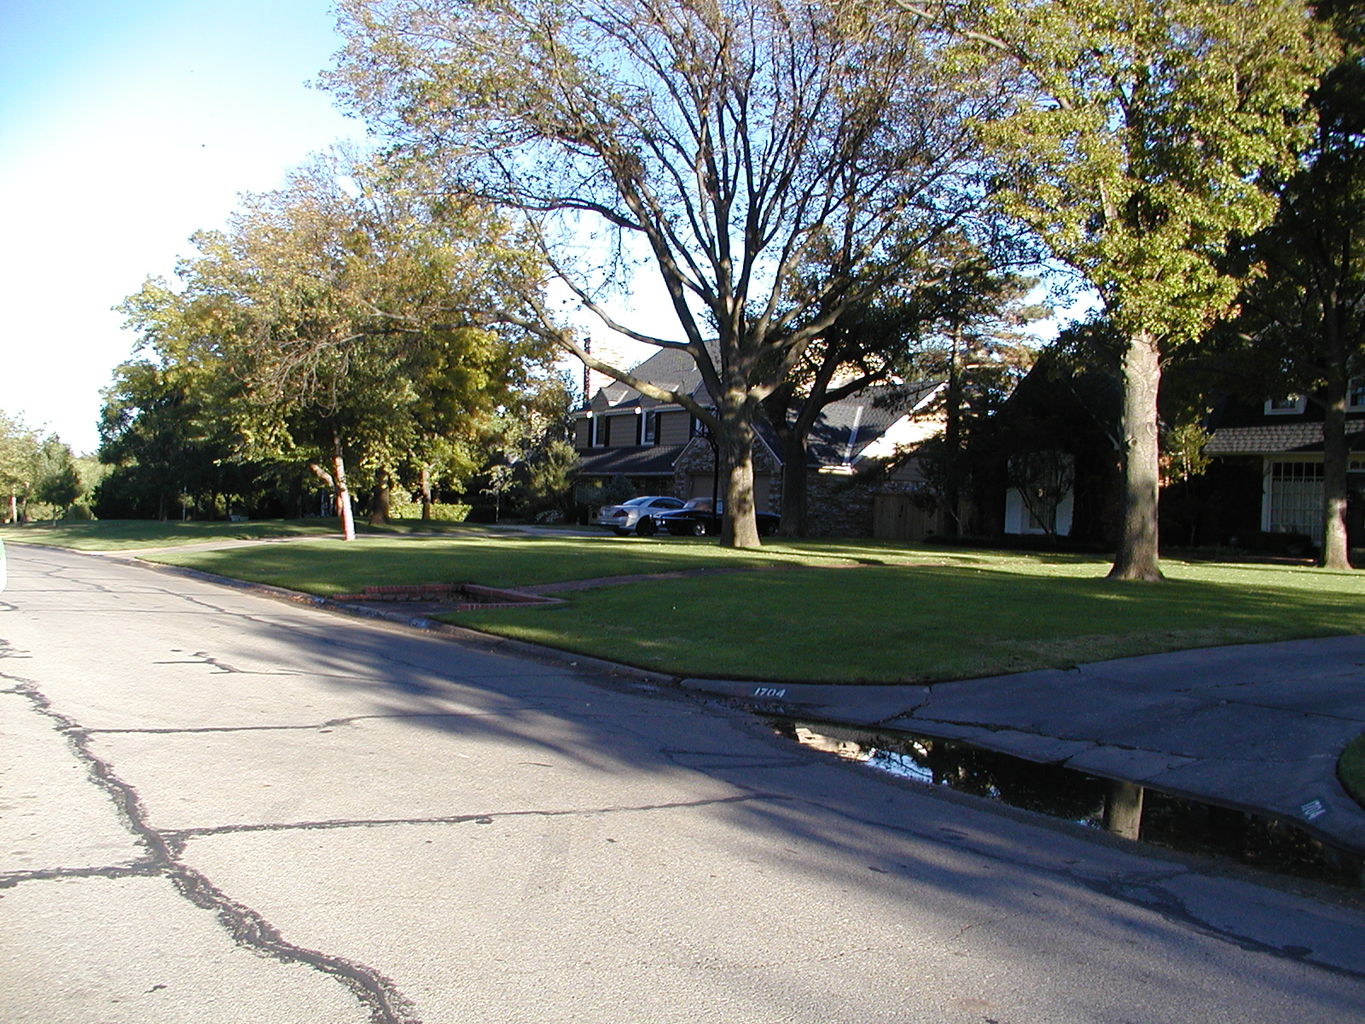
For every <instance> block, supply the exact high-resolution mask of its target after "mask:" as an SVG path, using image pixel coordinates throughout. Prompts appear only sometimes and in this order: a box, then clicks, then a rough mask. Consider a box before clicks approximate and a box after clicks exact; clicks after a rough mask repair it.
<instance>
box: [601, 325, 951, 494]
mask: <svg viewBox="0 0 1365 1024" xmlns="http://www.w3.org/2000/svg"><path fill="white" fill-rule="evenodd" d="M631 373H632V374H633V375H634V376H636V377H638V378H640V379H641V380H646V381H649V382H650V383H652V384H656V385H658V386H659V387H663V388H667V389H668V390H670V391H675V392H678V393H681V394H686V395H690V396H692V397H694V398H696V399H697V400H698V401H699V402H701V403H703V404H706V405H709V404H710V399H709V396H708V395H707V394H706V388H705V385H704V384H703V383H702V379H701V373H700V371H699V370H698V369H697V367H696V363H695V362H694V361H693V359H692V357H691V356H690V355H689V354H688V353H687V352H686V351H684V350H682V349H675V348H667V349H660V350H659V351H658V352H656V353H654V355H652V356H650V357H649V358H648V359H646V360H645V361H644V362H642V363H640V364H639V365H638V366H636V367H635V368H634V369H632V370H631ZM945 386H946V385H945V384H944V382H942V381H920V382H918V383H914V384H884V385H877V386H873V387H868V388H865V389H863V390H862V391H860V392H858V393H857V394H854V395H851V396H849V397H848V398H844V399H841V400H840V401H837V402H832V403H831V404H829V405H827V406H825V407H824V409H822V410H821V411H820V416H819V418H818V419H817V420H816V422H815V426H814V427H813V428H812V429H811V433H810V437H809V443H808V449H807V465H808V466H811V467H840V468H843V469H847V470H852V469H853V467H855V466H856V465H857V463H858V462H859V461H860V460H861V459H865V458H887V457H890V456H892V455H894V454H895V450H896V448H897V446H898V445H902V444H911V443H914V442H916V441H920V440H923V431H920V433H919V434H914V433H905V432H903V431H893V428H895V427H898V426H903V424H902V421H904V420H906V419H907V418H908V417H913V416H914V415H915V414H916V413H920V412H922V411H923V410H924V409H925V408H926V407H927V406H928V405H929V404H930V403H931V402H932V401H933V399H934V398H935V397H936V396H937V395H938V394H939V392H940V391H942V389H943V388H944V387H945ZM660 404H662V403H660V402H658V401H656V400H654V399H650V398H645V397H644V396H642V395H641V394H640V392H639V391H637V390H636V389H635V388H632V387H629V386H628V385H625V384H622V383H620V382H618V381H613V382H611V383H609V384H606V385H604V386H603V387H601V388H599V389H598V391H597V393H596V394H595V395H593V397H592V400H591V401H590V402H589V403H588V405H587V409H588V411H590V412H593V413H598V414H601V413H604V412H612V413H623V412H628V411H631V410H635V409H640V408H646V409H648V408H653V407H656V406H658V405H660ZM754 426H755V429H756V430H757V432H758V435H759V437H760V438H762V440H763V441H764V442H765V443H766V444H767V445H768V447H769V448H771V449H772V451H773V453H774V454H778V453H780V451H781V444H780V442H779V441H778V439H777V436H776V432H775V431H774V430H773V428H772V426H771V425H770V424H769V423H767V422H766V421H764V420H762V419H761V418H760V420H759V422H757V423H755V424H754ZM888 431H893V432H892V433H888ZM681 453H682V446H667V445H655V446H644V447H634V448H601V449H591V450H589V451H586V452H584V453H582V454H581V455H580V457H579V461H578V471H579V472H581V473H585V474H589V475H602V476H605V475H609V474H615V473H624V474H627V475H636V476H651V475H655V474H662V473H665V472H671V469H672V465H673V462H674V460H676V459H677V457H678V456H679V455H680V454H681ZM663 459H667V460H668V462H667V465H666V466H665V465H663V464H662V463H661V460H663Z"/></svg>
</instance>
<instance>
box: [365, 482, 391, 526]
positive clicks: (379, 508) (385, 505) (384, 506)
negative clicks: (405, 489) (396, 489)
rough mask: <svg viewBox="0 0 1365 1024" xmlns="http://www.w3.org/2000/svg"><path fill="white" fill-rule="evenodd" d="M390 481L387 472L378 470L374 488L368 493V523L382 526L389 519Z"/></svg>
mask: <svg viewBox="0 0 1365 1024" xmlns="http://www.w3.org/2000/svg"><path fill="white" fill-rule="evenodd" d="M391 484H392V481H391V480H390V479H389V474H388V473H386V472H384V471H383V470H380V471H379V473H378V475H377V476H376V477H375V482H374V490H373V491H372V492H371V493H370V525H371V526H383V525H385V524H386V523H387V522H388V521H389V496H390V495H389V492H390V489H391Z"/></svg>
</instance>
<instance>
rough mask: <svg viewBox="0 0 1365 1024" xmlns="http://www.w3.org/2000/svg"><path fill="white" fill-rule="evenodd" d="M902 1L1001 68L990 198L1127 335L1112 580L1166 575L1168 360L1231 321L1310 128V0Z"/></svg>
mask: <svg viewBox="0 0 1365 1024" xmlns="http://www.w3.org/2000/svg"><path fill="white" fill-rule="evenodd" d="M903 6H905V7H907V8H912V9H915V10H917V11H919V12H920V13H921V14H922V15H923V16H925V17H936V18H942V19H945V21H946V23H949V24H951V25H953V26H954V28H955V29H956V31H957V32H958V34H959V37H960V38H963V39H965V40H967V41H968V42H969V46H968V50H969V51H971V52H974V53H976V54H978V55H980V54H987V55H989V57H990V59H992V60H995V59H999V58H1001V57H1003V58H1005V59H1007V60H1008V61H1009V62H1010V63H1011V65H1012V66H1013V68H1014V69H1015V74H1016V86H1015V90H1014V97H1015V106H1014V110H1013V112H1012V115H1011V116H1010V117H1008V118H1004V119H1001V120H998V121H994V122H991V123H990V124H988V125H986V126H984V134H985V137H986V138H987V140H988V141H989V143H990V145H991V148H992V150H993V152H994V154H995V159H996V160H997V162H998V165H999V167H1000V178H999V190H998V193H997V198H998V201H999V203H1000V204H1001V206H1002V208H1003V209H1004V210H1005V211H1007V212H1008V213H1010V214H1011V215H1013V216H1015V217H1017V218H1019V219H1020V220H1021V221H1023V222H1025V223H1027V224H1028V225H1029V226H1030V227H1032V228H1033V230H1034V231H1036V232H1037V233H1038V235H1039V236H1040V237H1041V238H1042V240H1043V241H1044V242H1045V243H1046V244H1047V246H1048V247H1049V248H1050V250H1051V251H1052V253H1053V254H1054V256H1055V257H1056V258H1057V259H1058V260H1060V261H1061V262H1063V263H1065V264H1067V265H1069V266H1070V267H1072V268H1074V269H1075V270H1076V271H1077V272H1079V273H1080V274H1081V275H1083V277H1084V278H1085V280H1086V281H1087V282H1088V283H1089V284H1090V285H1091V286H1092V287H1093V288H1094V289H1095V290H1096V291H1097V292H1098V293H1099V296H1100V298H1101V300H1102V301H1103V304H1104V310H1105V315H1106V317H1107V319H1108V320H1109V322H1111V323H1112V324H1113V325H1114V326H1115V327H1116V328H1118V330H1119V331H1121V332H1122V334H1123V336H1124V337H1125V338H1126V339H1127V348H1126V352H1125V356H1124V368H1123V373H1124V380H1125V407H1124V424H1125V425H1124V448H1125V460H1124V461H1125V488H1124V498H1125V511H1124V517H1123V526H1122V530H1121V535H1120V538H1119V549H1118V554H1117V557H1116V560H1115V563H1114V568H1113V573H1112V575H1113V576H1115V577H1117V578H1125V579H1127V578H1131V579H1156V578H1159V577H1160V570H1159V567H1158V561H1157V527H1156V522H1157V516H1156V503H1157V489H1158V481H1159V474H1158V465H1157V459H1158V450H1157V413H1156V400H1157V391H1158V387H1159V384H1160V378H1161V360H1162V357H1163V353H1165V352H1167V351H1169V350H1170V348H1172V347H1173V346H1177V345H1180V344H1183V343H1185V342H1187V341H1190V340H1192V339H1195V338H1198V337H1199V336H1200V335H1201V334H1202V333H1203V332H1204V331H1205V330H1206V329H1207V328H1208V327H1209V326H1210V324H1212V323H1213V322H1214V321H1216V320H1218V319H1219V318H1221V317H1224V316H1226V315H1228V314H1229V313H1230V312H1231V311H1232V309H1233V305H1234V302H1235V299H1236V296H1237V291H1238V288H1239V286H1240V284H1241V279H1240V278H1239V276H1238V275H1237V274H1236V273H1235V272H1234V270H1233V266H1232V263H1231V261H1230V260H1229V259H1228V250H1229V247H1230V245H1231V244H1232V243H1233V242H1234V241H1235V240H1237V239H1238V238H1240V237H1244V236H1247V235H1250V234H1252V233H1253V232H1255V231H1257V230H1258V229H1259V228H1261V227H1262V226H1263V225H1264V224H1265V223H1266V222H1267V221H1269V219H1270V218H1271V217H1272V216H1273V215H1274V212H1275V206H1276V199H1275V197H1274V196H1273V195H1272V194H1271V192H1270V191H1269V190H1268V189H1267V188H1266V184H1267V177H1268V176H1274V175H1282V174H1283V173H1284V172H1285V171H1286V170H1287V169H1288V168H1290V167H1292V166H1293V164H1294V160H1295V154H1296V153H1297V152H1298V151H1299V150H1300V149H1301V148H1302V143H1303V140H1304V138H1305V135H1306V133H1307V132H1308V131H1310V130H1311V122H1312V118H1311V115H1310V114H1308V113H1307V112H1306V110H1305V107H1306V97H1307V94H1308V92H1309V90H1310V89H1311V88H1312V86H1313V83H1314V80H1315V77H1316V74H1317V72H1318V71H1319V70H1320V68H1321V54H1320V50H1319V47H1317V45H1316V44H1315V34H1314V32H1313V31H1312V23H1311V19H1310V18H1309V14H1308V12H1307V10H1306V9H1305V7H1304V5H1303V3H1302V2H1300V0H970V2H965V3H962V4H956V3H949V4H942V5H917V4H914V3H911V2H909V0H903Z"/></svg>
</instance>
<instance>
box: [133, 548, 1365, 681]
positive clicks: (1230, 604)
mask: <svg viewBox="0 0 1365 1024" xmlns="http://www.w3.org/2000/svg"><path fill="white" fill-rule="evenodd" d="M154 557H156V558H157V559H158V560H160V561H167V562H174V563H175V564H178V565H186V566H191V567H194V568H199V569H203V570H206V571H209V572H215V573H220V574H222V575H226V576H232V577H235V578H240V579H250V580H254V581H258V582H264V583H272V584H276V585H279V586H285V587H289V588H292V589H297V590H303V591H307V592H309V593H315V594H321V595H335V594H340V593H348V592H354V591H358V590H360V589H362V588H363V587H364V586H367V585H377V584H386V583H423V582H477V583H484V584H487V585H491V586H504V587H517V586H525V585H528V584H534V583H549V582H560V581H566V580H589V579H597V578H600V577H611V576H621V575H632V574H648V573H667V572H677V571H682V570H689V569H702V568H706V569H724V570H729V571H726V572H715V573H712V574H708V575H703V576H687V577H683V578H669V579H651V580H646V581H642V582H633V583H627V584H616V585H611V586H605V585H604V586H597V587H593V588H592V589H586V590H581V591H574V592H570V593H566V594H562V595H559V596H562V597H563V598H565V601H566V603H565V604H563V605H561V606H558V607H553V608H545V607H541V608H527V609H490V610H474V611H468V612H461V613H457V614H453V615H450V616H448V619H449V620H450V621H452V622H455V623H458V624H461V625H465V626H469V627H471V628H474V629H478V630H483V631H485V632H489V633H494V634H498V635H502V636H508V637H513V638H517V639H522V640H527V641H531V642H534V643H540V644H545V645H548V646H552V647H557V648H560V649H564V650H570V651H576V652H581V653H585V654H591V655H596V656H599V657H604V658H608V659H612V660H616V661H620V662H624V663H627V664H631V665H636V666H639V667H642V668H649V669H655V670H658V671H662V672H667V673H672V674H677V675H690V676H708V677H716V678H740V679H755V680H775V681H779V680H780V681H812V682H878V683H891V682H914V681H927V680H940V679H953V678H970V677H973V676H983V675H994V674H999V673H1005V672H1019V671H1026V670H1029V669H1035V668H1049V667H1066V666H1071V665H1075V664H1078V663H1082V662H1090V661H1098V660H1103V659H1106V658H1113V657H1122V656H1127V655H1136V654H1145V653H1155V652H1159V651H1168V650H1177V649H1183V648H1191V647H1203V646H1214V645H1219V644H1229V643H1252V642H1266V641H1272V640H1284V639H1295V638H1302V637H1312V636H1326V635H1332V634H1349V633H1365V573H1358V572H1357V573H1352V572H1330V571H1325V570H1319V569H1309V568H1297V567H1283V566H1266V565H1243V564H1214V563H1196V562H1181V561H1174V560H1166V561H1165V562H1163V568H1164V570H1165V572H1166V574H1167V576H1168V580H1167V581H1166V582H1165V583H1161V584H1132V583H1128V584H1121V583H1114V582H1110V581H1108V580H1106V579H1105V578H1104V577H1105V574H1106V573H1107V571H1108V568H1109V563H1108V562H1107V561H1105V560H1103V559H1098V558H1088V557H1080V556H1064V555H1032V554H1019V553H996V552H987V551H966V550H956V549H949V548H938V547H921V548H911V547H906V546H903V545H897V544H892V543H880V542H856V541H818V542H817V541H806V542H798V543H783V542H774V543H770V544H768V545H767V546H765V547H764V548H763V549H762V550H760V551H756V552H737V551H730V550H726V549H722V548H720V547H718V546H717V545H715V544H714V543H710V542H705V541H692V540H677V539H670V540H650V541H647V540H641V539H636V538H628V539H616V538H608V537H603V538H580V537H574V536H569V535H560V536H555V535H545V536H537V537H519V536H508V535H498V536H492V535H472V534H471V535H466V536H462V537H454V536H452V537H450V538H445V537H440V538H416V537H413V538H396V537H367V538H362V539H360V540H357V541H355V542H353V543H351V544H343V543H342V542H340V541H334V540H304V541H295V542H291V543H288V544H261V545H251V546H245V547H238V548H234V549H228V550H194V551H180V552H170V553H163V554H159V555H156V556H154Z"/></svg>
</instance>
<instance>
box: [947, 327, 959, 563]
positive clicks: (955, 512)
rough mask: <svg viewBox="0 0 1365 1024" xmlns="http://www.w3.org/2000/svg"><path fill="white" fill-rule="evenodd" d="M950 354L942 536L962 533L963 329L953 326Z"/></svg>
mask: <svg viewBox="0 0 1365 1024" xmlns="http://www.w3.org/2000/svg"><path fill="white" fill-rule="evenodd" d="M951 341H952V351H951V353H950V354H949V357H948V393H947V396H946V398H945V409H944V421H943V454H944V463H943V506H944V512H945V516H944V522H943V533H944V535H945V536H948V537H956V536H958V535H959V534H960V533H961V532H962V520H961V515H962V368H961V363H962V359H961V349H962V325H961V324H954V325H953V336H952V339H951Z"/></svg>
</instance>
